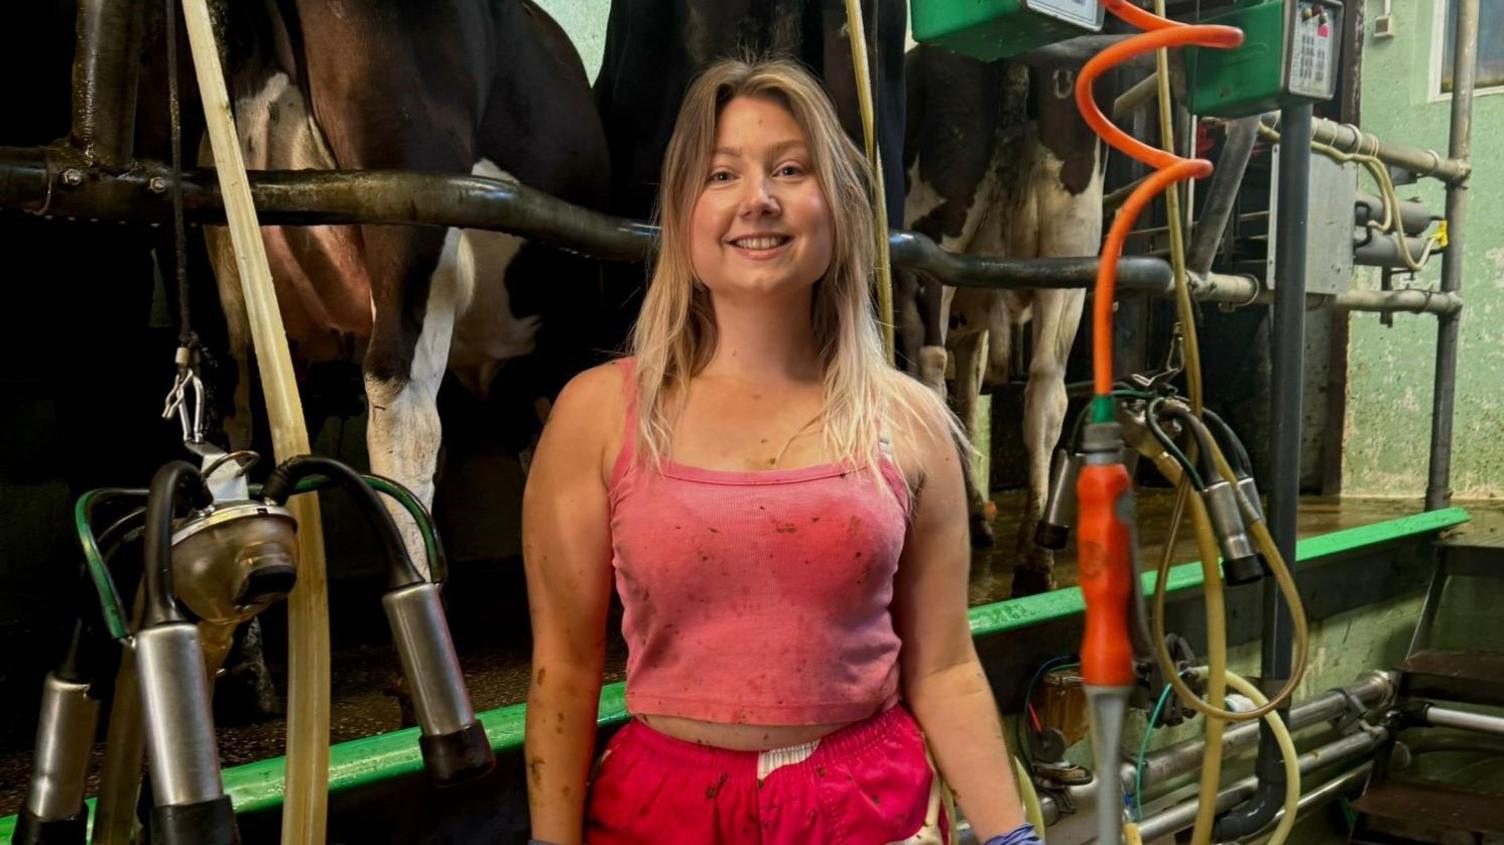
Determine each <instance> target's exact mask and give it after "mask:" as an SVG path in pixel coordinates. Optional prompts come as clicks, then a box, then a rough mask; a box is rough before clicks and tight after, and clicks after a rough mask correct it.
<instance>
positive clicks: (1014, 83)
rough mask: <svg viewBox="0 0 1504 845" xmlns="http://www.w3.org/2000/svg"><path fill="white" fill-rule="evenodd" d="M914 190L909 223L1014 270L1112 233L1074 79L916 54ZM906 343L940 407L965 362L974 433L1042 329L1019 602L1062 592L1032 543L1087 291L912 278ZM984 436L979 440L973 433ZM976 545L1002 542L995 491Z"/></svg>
mask: <svg viewBox="0 0 1504 845" xmlns="http://www.w3.org/2000/svg"><path fill="white" fill-rule="evenodd" d="M905 73H906V77H907V89H908V103H907V109H908V129H907V135H908V143H907V144H906V146H905V151H904V157H905V168H906V171H907V174H906V175H907V176H908V180H909V185H908V195H907V204H906V206H907V207H906V208H905V212H904V217H903V220H904V221H905V223H906V224H907V225H908V227H909V228H912V229H914V230H916V231H919V232H923V233H924V234H926V235H928V236H930V237H931V238H933V239H934V240H935V241H936V242H938V243H939V244H940V245H941V246H943V247H944V248H945V249H947V250H950V251H952V252H959V253H969V254H974V255H991V256H1001V257H1010V258H1036V257H1038V258H1043V257H1052V256H1085V255H1094V254H1096V252H1097V248H1098V245H1099V243H1100V239H1101V234H1102V167H1101V161H1102V157H1101V156H1100V155H1099V146H1100V145H1099V144H1098V143H1097V138H1096V136H1095V135H1094V134H1093V133H1092V131H1091V129H1090V128H1089V127H1087V126H1086V124H1085V122H1084V121H1083V120H1082V119H1081V117H1080V114H1079V113H1078V112H1077V110H1076V103H1075V99H1074V87H1075V74H1074V73H1073V72H1071V71H1068V70H1046V69H1033V70H1031V69H1029V68H1027V67H1024V66H1023V65H1020V64H1017V63H1013V62H991V63H987V62H981V61H977V60H975V59H970V58H966V57H964V56H960V55H957V54H955V53H951V52H949V51H946V50H942V49H938V48H934V47H928V46H920V47H917V48H915V49H914V50H911V51H910V52H909V54H908V57H907V61H906V69H905ZM900 277H901V279H900V284H899V287H900V290H899V293H898V294H897V296H896V298H897V301H898V302H899V303H900V305H901V306H902V308H903V312H902V315H901V319H902V327H903V329H904V331H903V332H902V336H903V337H904V339H905V342H906V343H907V344H909V349H908V350H907V356H906V357H908V359H909V360H910V361H911V362H912V366H913V367H914V371H915V374H916V375H917V376H918V377H919V378H920V379H921V380H922V381H924V382H925V383H926V384H929V385H931V386H932V387H934V388H935V389H936V390H937V391H940V392H941V393H942V394H943V393H944V392H945V389H946V388H945V376H946V369H947V366H946V365H947V358H948V357H950V358H953V363H954V372H955V397H954V400H953V402H954V405H955V407H956V411H957V413H958V415H959V416H960V417H961V419H962V421H963V422H964V423H965V424H966V425H967V426H974V425H975V423H976V418H975V407H976V399H977V396H978V395H979V393H980V392H981V390H982V388H983V386H984V383H989V382H991V383H995V382H998V381H1003V380H1006V378H1007V374H1008V370H1009V356H1010V354H1011V352H1012V350H1013V349H1014V348H1015V344H1014V343H1013V337H1012V336H1013V332H1014V331H1015V330H1016V329H1017V328H1018V327H1019V326H1020V325H1021V324H1023V323H1024V322H1025V321H1028V322H1029V323H1030V324H1031V325H1032V331H1033V338H1032V339H1033V344H1032V347H1033V356H1032V359H1031V360H1030V361H1029V375H1028V385H1027V387H1026V392H1025V398H1024V425H1023V438H1024V445H1025V448H1026V449H1027V451H1028V456H1029V492H1028V502H1027V510H1026V512H1025V514H1024V519H1023V523H1022V526H1021V529H1020V532H1019V538H1018V551H1019V554H1020V559H1019V560H1018V562H1017V563H1016V565H1015V568H1014V575H1013V593H1014V595H1028V594H1030V593H1036V592H1042V591H1044V590H1048V589H1052V588H1053V586H1054V581H1053V577H1052V575H1051V567H1052V565H1053V561H1052V559H1051V556H1050V553H1049V552H1048V551H1046V550H1044V549H1042V548H1039V547H1038V546H1036V545H1035V544H1034V542H1033V536H1034V528H1035V525H1037V524H1038V522H1039V518H1040V516H1041V515H1042V513H1043V509H1044V503H1045V495H1046V490H1045V487H1046V484H1047V483H1048V476H1049V469H1050V455H1051V452H1052V450H1053V449H1054V446H1055V444H1056V442H1057V441H1058V440H1059V439H1060V430H1061V425H1062V423H1063V422H1064V418H1065V412H1066V394H1065V365H1066V359H1067V357H1068V356H1069V354H1070V349H1071V344H1072V343H1073V342H1074V340H1075V337H1076V328H1077V325H1078V323H1079V322H1080V319H1081V308H1082V303H1083V302H1084V300H1085V292H1084V291H1082V290H1079V289H1077V290H1037V291H1009V292H1006V293H1003V292H996V291H989V290H985V289H978V288H952V287H946V286H942V285H940V284H938V283H935V282H933V281H930V280H924V279H917V278H915V277H913V276H912V275H906V274H900ZM973 434H975V432H973ZM967 486H968V488H969V489H968V491H967V493H968V496H967V498H968V502H969V506H970V508H971V512H972V536H973V539H974V540H979V541H981V542H984V543H985V542H990V539H991V528H990V526H989V524H988V520H987V517H986V511H985V508H986V503H987V495H986V493H987V491H985V490H982V489H980V487H979V486H978V485H977V483H976V482H975V480H973V479H971V478H968V485H967Z"/></svg>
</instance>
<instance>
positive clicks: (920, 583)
mask: <svg viewBox="0 0 1504 845" xmlns="http://www.w3.org/2000/svg"><path fill="white" fill-rule="evenodd" d="M906 386H912V387H913V388H915V389H916V391H915V393H914V394H911V398H912V399H913V401H914V404H915V406H916V407H917V408H921V409H925V410H927V412H928V415H929V416H930V420H929V422H930V424H929V425H928V426H919V425H913V426H903V427H900V438H899V441H898V443H897V444H896V445H898V446H899V447H900V448H901V451H900V453H899V456H900V460H901V463H903V464H904V465H905V471H906V472H907V473H908V474H909V477H910V478H916V477H917V478H919V479H920V482H919V484H917V485H916V490H915V493H916V496H917V498H916V499H915V505H914V508H915V510H914V515H913V520H912V523H911V525H910V527H909V535H908V540H907V542H906V543H905V544H904V551H903V555H902V557H901V558H900V559H899V564H898V576H897V580H896V582H895V584H894V593H893V616H894V624H895V625H896V626H897V628H898V634H899V637H900V638H901V639H902V640H903V650H902V652H901V653H900V655H899V660H900V677H901V678H902V679H903V690H904V697H905V699H906V700H907V701H908V704H909V707H910V708H911V709H912V710H913V712H914V717H915V719H917V720H918V721H919V725H920V727H921V728H923V730H924V733H925V737H926V738H927V739H928V740H929V745H930V750H931V752H932V753H933V754H934V756H935V762H936V764H937V765H938V766H939V768H940V772H941V775H942V776H943V777H944V778H945V780H946V782H947V783H948V784H949V785H950V787H951V789H952V790H954V791H955V794H956V799H957V800H958V801H959V802H960V804H961V810H962V812H964V813H965V814H966V818H967V820H968V821H970V822H971V825H972V829H973V831H975V833H976V838H977V841H978V842H986V841H988V840H989V839H991V838H992V837H994V836H997V835H999V834H1002V833H1007V832H1009V831H1012V830H1014V829H1015V828H1018V827H1019V826H1020V825H1022V824H1023V823H1024V816H1023V807H1022V802H1021V801H1020V800H1019V797H1018V788H1017V785H1016V784H1015V783H1014V782H1013V770H1012V764H1011V761H1010V759H1009V756H1008V748H1007V744H1006V743H1005V742H1004V740H1003V726H1002V720H1001V719H1000V718H999V716H998V711H997V703H996V702H995V701H994V699H993V696H992V689H991V687H990V686H989V685H988V683H987V676H986V675H985V674H983V672H982V665H981V662H980V661H979V660H978V659H977V653H976V649H975V647H974V646H973V644H972V639H971V629H970V625H969V623H968V621H967V615H966V610H967V607H966V595H967V580H968V577H969V575H970V570H971V542H970V537H969V534H968V526H967V508H966V494H965V490H964V488H963V486H962V476H961V465H960V456H959V455H958V454H957V450H956V447H955V445H954V442H953V441H952V439H951V436H950V430H949V428H948V425H947V422H946V413H947V412H946V411H945V409H944V407H943V406H942V405H941V404H940V402H939V401H938V400H937V399H936V398H935V397H934V394H931V393H929V392H928V391H927V390H925V389H924V388H922V387H920V386H919V385H918V384H917V383H914V384H913V385H906ZM903 447H907V448H903Z"/></svg>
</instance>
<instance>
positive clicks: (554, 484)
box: [522, 365, 622, 845]
mask: <svg viewBox="0 0 1504 845" xmlns="http://www.w3.org/2000/svg"><path fill="white" fill-rule="evenodd" d="M616 369H617V368H616V367H614V366H610V365H608V366H605V367H598V368H596V369H594V370H590V371H587V372H585V373H583V374H581V375H580V376H579V377H577V378H575V379H574V380H573V381H571V382H570V383H569V384H568V385H567V386H566V387H565V388H564V390H563V391H562V392H561V393H560V394H559V399H558V401H557V402H556V403H555V404H554V407H553V411H552V413H551V414H550V415H549V420H548V423H547V424H546V425H545V426H544V429H543V436H542V438H541V440H540V441H539V443H538V449H537V452H536V454H535V455H534V458H533V464H532V467H531V469H530V471H529V472H528V478H527V488H526V490H525V492H524V493H523V497H522V557H523V565H524V568H525V569H526V571H527V597H528V611H529V614H530V616H531V619H532V628H533V664H532V679H531V680H532V682H531V684H530V685H529V687H528V695H527V736H526V742H525V745H524V754H525V758H526V760H527V797H528V809H529V811H530V812H531V819H532V830H533V836H534V837H535V838H537V839H541V840H546V841H548V842H554V843H559V845H576V843H579V842H580V841H581V840H582V837H583V836H584V816H585V788H586V780H587V778H588V776H589V772H590V764H591V756H592V753H593V752H594V749H595V719H596V710H597V707H598V706H599V700H600V691H601V671H602V668H603V665H604V662H605V636H606V610H607V606H608V603H609V601H610V597H611V536H610V525H609V521H608V520H609V513H608V503H607V494H606V479H607V478H608V474H609V469H608V466H607V464H606V460H607V458H606V451H607V446H608V443H610V442H611V441H612V440H613V438H612V437H611V436H610V431H611V429H610V426H611V424H612V423H613V422H615V423H620V422H621V420H622V413H621V411H620V408H621V400H620V396H621V384H622V379H621V376H620V375H619V374H618V373H617V372H616ZM611 408H616V409H618V410H617V411H616V412H615V413H608V412H607V411H608V410H609V409H611Z"/></svg>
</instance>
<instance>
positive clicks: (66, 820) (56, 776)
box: [12, 672, 99, 845]
mask: <svg viewBox="0 0 1504 845" xmlns="http://www.w3.org/2000/svg"><path fill="white" fill-rule="evenodd" d="M98 724H99V701H98V700H97V699H95V698H94V697H93V696H92V695H91V691H90V685H89V684H88V683H84V682H80V681H76V680H67V679H64V678H60V677H58V673H56V672H49V673H47V678H46V680H45V681H43V682H42V706H41V714H40V716H39V717H38V718H37V743H36V753H35V757H34V759H33V760H32V766H31V783H30V786H29V788H28V789H27V792H26V804H25V806H24V807H22V809H21V812H20V814H19V816H18V818H17V819H16V830H15V834H14V837H13V840H12V841H14V842H16V843H18V845H83V843H84V841H85V839H84V836H85V828H86V827H87V826H88V822H89V809H88V807H87V806H86V805H85V804H84V782H85V778H86V777H87V775H88V772H89V752H90V751H91V750H93V748H94V731H95V729H96V728H97V727H98Z"/></svg>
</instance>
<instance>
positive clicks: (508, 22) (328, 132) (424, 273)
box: [210, 0, 609, 561]
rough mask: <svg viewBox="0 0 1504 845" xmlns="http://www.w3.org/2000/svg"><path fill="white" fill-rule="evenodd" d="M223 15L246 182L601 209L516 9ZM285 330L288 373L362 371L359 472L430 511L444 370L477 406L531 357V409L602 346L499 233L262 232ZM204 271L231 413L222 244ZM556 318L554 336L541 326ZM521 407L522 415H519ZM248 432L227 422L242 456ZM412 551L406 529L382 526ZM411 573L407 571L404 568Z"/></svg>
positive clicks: (585, 150)
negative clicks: (507, 184)
mask: <svg viewBox="0 0 1504 845" xmlns="http://www.w3.org/2000/svg"><path fill="white" fill-rule="evenodd" d="M221 8H222V9H223V10H224V13H225V14H226V15H229V16H231V17H230V23H229V26H227V27H226V31H227V33H228V34H229V35H230V36H231V40H230V41H229V42H228V45H229V46H228V51H229V53H230V62H229V64H228V69H227V74H228V76H229V81H230V86H231V97H232V99H233V100H234V107H235V113H236V118H237V121H238V128H239V133H240V140H241V145H242V148H243V151H244V153H245V159H246V164H247V166H248V167H249V168H251V169H262V170H296V169H305V168H315V169H342V170H368V169H404V170H420V171H436V172H447V173H458V174H476V175H481V176H488V177H493V178H506V177H508V176H509V177H511V178H515V179H517V180H519V181H521V182H522V183H524V184H527V185H529V186H531V187H533V188H537V189H539V190H542V191H545V192H547V193H550V194H553V195H554V196H557V197H560V198H562V199H565V200H568V201H570V202H574V203H577V204H581V205H586V206H591V207H596V208H600V207H603V206H604V204H605V201H606V196H607V190H608V179H609V175H608V174H609V162H608V158H607V153H606V146H605V135H604V132H603V131H602V128H601V124H600V120H599V117H598V115H597V112H596V109H595V105H594V102H593V100H592V97H591V92H590V86H589V81H588V79H587V78H586V76H585V70H584V67H583V65H582V64H581V62H580V59H579V55H578V54H577V53H576V52H575V48H574V46H573V45H572V44H571V42H570V40H569V38H568V36H567V35H566V34H565V33H564V31H563V30H562V29H561V28H560V27H558V26H557V25H556V24H555V23H554V21H553V20H552V19H551V18H549V16H548V15H547V14H546V13H545V12H544V11H543V10H542V9H540V8H538V7H537V6H536V5H534V4H532V3H531V2H528V1H527V0H423V2H406V0H360V1H359V2H349V0H262V2H260V3H257V2H250V3H238V2H237V3H230V4H227V5H226V6H223V7H221ZM263 231H264V234H265V239H266V245H267V255H268V258H269V259H270V261H271V266H272V275H273V278H274V281H275V283H276V285H277V292H278V298H279V302H280V305H281V310H282V317H283V320H284V322H285V325H286V328H287V333H288V338H289V341H290V342H291V344H292V347H293V353H294V357H295V358H296V359H298V360H299V361H301V362H305V363H307V362H321V361H331V360H332V361H340V360H344V361H352V362H355V363H358V364H359V365H360V366H361V369H362V373H363V376H364V384H365V393H366V397H367V400H368V421H367V447H368V450H369V456H370V466H371V470H372V471H373V472H376V473H379V474H382V475H386V476H390V477H391V478H394V479H396V480H398V481H400V482H401V483H403V484H405V485H407V486H408V487H409V488H411V489H412V490H413V491H414V492H415V493H417V494H418V496H419V498H421V499H422V500H423V501H424V502H425V503H429V504H431V503H432V498H433V492H434V481H433V477H434V472H435V465H436V462H437V459H438V455H439V446H440V433H441V432H440V422H439V415H438V409H437V406H436V397H437V394H438V389H439V383H440V380H441V379H442V378H443V376H444V373H445V371H446V369H448V370H452V371H454V372H455V373H456V375H457V376H459V380H460V381H461V382H462V383H463V384H465V385H466V386H467V387H469V388H471V389H472V390H473V391H474V392H476V393H478V394H481V395H484V394H485V393H486V391H487V390H488V388H489V386H490V385H491V383H492V379H493V377H494V376H495V374H496V372H497V369H498V367H499V366H500V365H501V364H502V363H503V362H505V361H508V360H509V359H512V358H515V357H517V356H522V355H526V354H527V353H529V352H533V351H537V353H538V354H537V355H535V356H533V359H534V360H537V361H540V363H539V364H538V365H537V366H536V367H534V368H533V369H534V370H536V371H539V372H540V373H541V374H540V375H539V376H538V377H537V379H536V381H535V384H536V387H537V391H538V392H539V393H540V394H544V395H545V396H546V395H547V394H549V393H550V391H553V390H557V388H558V386H560V385H562V383H563V381H564V379H565V378H567V377H568V376H569V375H571V374H572V372H573V371H576V370H578V369H580V368H583V366H585V365H586V364H587V363H588V361H587V360H586V359H587V358H588V355H589V354H590V351H589V350H591V349H592V347H596V346H598V345H599V341H595V340H594V339H591V340H584V341H579V342H575V339H574V338H570V337H567V336H566V333H567V332H570V331H573V330H575V329H577V328H578V327H579V323H580V322H581V321H584V320H585V319H586V318H585V316H584V315H583V314H582V313H581V312H582V311H583V310H584V309H585V308H586V307H587V306H586V305H585V303H586V302H588V301H590V300H591V298H592V297H594V296H597V295H598V290H597V285H598V276H597V274H596V273H594V272H588V273H587V272H582V266H581V263H580V262H579V260H578V259H572V258H569V257H566V256H564V255H562V254H561V253H558V252H556V251H554V250H552V249H549V248H545V247H541V246H536V245H530V244H527V243H525V242H524V241H523V240H521V239H519V238H516V237H513V236H511V235H507V234H502V233H497V232H485V231H478V230H459V229H443V228H437V227H416V226H323V227H310V228H299V227H267V228H266V229H264V230H263ZM210 253H211V257H212V258H213V259H214V263H215V269H216V274H217V275H218V277H219V283H220V293H221V296H222V298H223V300H224V304H225V310H226V314H227V316H228V317H229V324H230V335H231V345H232V353H233V354H234V356H235V357H236V359H237V361H238V363H239V364H240V365H241V367H240V368H241V371H242V377H241V379H240V390H241V391H242V395H241V396H240V397H238V399H239V401H237V403H236V405H237V407H238V408H240V409H245V408H246V407H248V404H247V403H248V395H246V394H245V393H244V391H245V390H246V389H247V385H248V384H249V380H248V379H247V378H245V369H246V363H247V358H248V355H249V351H250V341H249V336H248V334H247V327H246V322H245V312H244V307H243V303H242V300H241V295H240V286H239V282H238V280H237V278H236V273H235V264H234V261H233V257H232V256H231V254H230V252H229V244H228V238H227V237H226V236H225V235H224V234H223V233H222V232H218V233H210ZM565 314H568V315H570V316H571V320H570V321H565V320H560V321H553V320H551V319H550V318H551V317H559V316H561V315H565ZM528 404H529V405H530V404H531V397H529V398H528ZM248 418H249V415H248V414H247V415H246V416H245V417H243V418H242V419H241V421H240V424H239V425H238V426H231V425H230V424H228V423H227V425H226V428H227V429H231V430H232V431H238V433H239V436H238V437H236V436H234V435H233V434H232V440H238V441H239V442H236V443H235V444H234V445H235V446H237V447H240V446H243V445H244V444H245V442H246V435H247V433H248V423H247V420H248ZM397 516H398V520H399V524H400V525H402V526H403V528H404V530H405V532H406V539H407V540H408V544H409V548H411V549H413V550H414V551H415V552H417V551H420V550H421V548H422V545H421V542H420V541H419V540H418V537H417V535H416V529H415V527H414V526H413V524H412V522H411V520H410V519H408V518H407V517H406V515H405V514H398V515H397ZM414 557H415V559H417V560H420V561H421V560H423V556H422V555H421V554H415V555H414Z"/></svg>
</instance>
